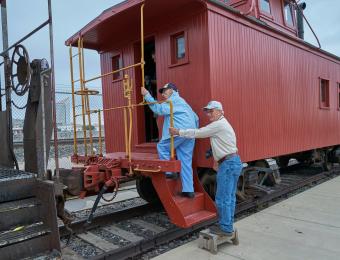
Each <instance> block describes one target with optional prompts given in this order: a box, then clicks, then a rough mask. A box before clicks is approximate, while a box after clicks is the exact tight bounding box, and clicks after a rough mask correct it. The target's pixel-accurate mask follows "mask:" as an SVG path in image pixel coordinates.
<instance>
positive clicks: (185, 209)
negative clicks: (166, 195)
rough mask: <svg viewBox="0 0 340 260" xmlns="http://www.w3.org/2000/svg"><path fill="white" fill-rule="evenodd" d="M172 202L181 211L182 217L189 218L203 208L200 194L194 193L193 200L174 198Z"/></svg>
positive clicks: (202, 199)
mask: <svg viewBox="0 0 340 260" xmlns="http://www.w3.org/2000/svg"><path fill="white" fill-rule="evenodd" d="M174 201H175V203H176V204H177V205H178V207H179V208H180V209H181V211H182V213H183V215H184V216H189V215H191V214H193V213H195V212H198V211H201V210H203V208H204V194H203V193H200V192H195V197H194V198H185V197H182V196H175V197H174Z"/></svg>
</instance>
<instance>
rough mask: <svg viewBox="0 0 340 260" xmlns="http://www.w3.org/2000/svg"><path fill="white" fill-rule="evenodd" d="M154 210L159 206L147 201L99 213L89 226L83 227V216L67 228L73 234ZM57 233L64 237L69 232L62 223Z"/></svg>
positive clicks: (85, 219) (84, 220)
mask: <svg viewBox="0 0 340 260" xmlns="http://www.w3.org/2000/svg"><path fill="white" fill-rule="evenodd" d="M156 210H159V207H154V206H153V205H151V204H149V203H145V204H142V205H138V206H129V207H124V208H122V209H118V210H115V211H113V212H110V213H109V214H100V215H97V216H95V218H94V221H93V222H92V223H91V224H90V225H89V226H86V227H85V223H86V221H87V218H84V219H78V220H76V221H74V222H72V223H71V225H69V228H71V229H72V231H73V232H74V234H80V233H83V232H85V231H87V230H89V229H93V228H96V227H99V226H103V225H105V224H107V223H112V222H117V221H122V220H126V219H129V218H131V217H136V216H140V215H144V214H146V213H151V212H154V211H156ZM59 233H60V237H65V236H68V235H69V232H68V231H67V229H66V227H65V225H64V224H62V225H61V226H59Z"/></svg>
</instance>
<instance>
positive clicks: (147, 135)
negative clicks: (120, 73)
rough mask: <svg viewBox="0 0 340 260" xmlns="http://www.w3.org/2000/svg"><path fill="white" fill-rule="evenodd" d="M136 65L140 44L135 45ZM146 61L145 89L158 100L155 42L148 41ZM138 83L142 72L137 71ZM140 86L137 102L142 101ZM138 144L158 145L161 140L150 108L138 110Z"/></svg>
mask: <svg viewBox="0 0 340 260" xmlns="http://www.w3.org/2000/svg"><path fill="white" fill-rule="evenodd" d="M134 50H135V63H138V62H139V61H140V59H141V52H140V43H136V44H135V48H134ZM144 59H145V75H144V78H145V88H146V89H147V90H148V91H149V92H150V94H151V95H152V96H153V97H154V98H155V99H157V78H156V75H157V74H156V56H155V40H154V38H151V39H148V40H146V41H145V44H144ZM135 73H136V74H135V75H136V79H135V80H136V82H141V70H140V69H139V68H136V70H135ZM139 87H140V86H139V85H138V86H137V101H139V102H140V101H142V95H141V93H140V89H139ZM137 113H138V121H137V126H138V144H143V143H156V142H158V140H159V132H158V126H157V116H156V115H155V114H154V113H153V112H152V111H151V109H150V108H149V107H148V106H144V107H142V108H141V109H139V110H138V112H137Z"/></svg>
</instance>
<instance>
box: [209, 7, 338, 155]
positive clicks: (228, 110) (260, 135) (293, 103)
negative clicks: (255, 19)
mask: <svg viewBox="0 0 340 260" xmlns="http://www.w3.org/2000/svg"><path fill="white" fill-rule="evenodd" d="M208 24H209V50H210V80H211V83H210V86H211V89H212V98H213V99H217V100H221V101H222V102H223V105H224V107H225V114H226V117H227V118H228V119H229V121H230V122H231V124H232V125H233V126H234V128H235V130H236V133H237V136H238V142H239V149H240V153H241V156H242V159H243V160H244V161H251V160H256V159H261V158H268V157H273V156H276V155H282V154H289V153H294V152H297V151H304V150H308V149H312V148H316V147H324V146H327V145H334V144H339V143H340V138H339V134H338V133H339V132H340V124H339V120H338V118H339V111H338V110H337V109H336V106H337V94H336V93H337V92H336V87H335V83H336V82H337V81H339V71H340V65H339V63H337V62H335V61H331V60H330V59H325V58H323V57H322V56H321V55H320V56H318V55H314V54H312V53H311V52H308V51H306V50H304V49H302V48H297V47H296V46H294V45H292V44H291V43H288V42H286V41H283V40H280V39H277V38H274V37H272V36H270V35H268V34H266V33H263V32H261V31H260V30H261V29H259V28H257V30H254V28H252V27H248V26H245V25H244V24H241V23H239V22H237V20H236V19H235V20H231V19H228V18H227V17H224V16H223V15H221V14H218V13H215V12H212V11H209V13H208ZM262 30H265V29H262ZM319 77H321V78H325V79H328V80H330V109H329V110H327V109H320V108H319V98H320V97H319V95H320V93H319ZM330 129H332V131H329V130H330ZM334 129H337V130H338V131H334Z"/></svg>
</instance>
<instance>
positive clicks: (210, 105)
mask: <svg viewBox="0 0 340 260" xmlns="http://www.w3.org/2000/svg"><path fill="white" fill-rule="evenodd" d="M210 109H217V110H221V111H223V106H222V104H221V102H218V101H214V100H213V101H210V102H209V103H208V105H206V106H205V107H203V110H210Z"/></svg>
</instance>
